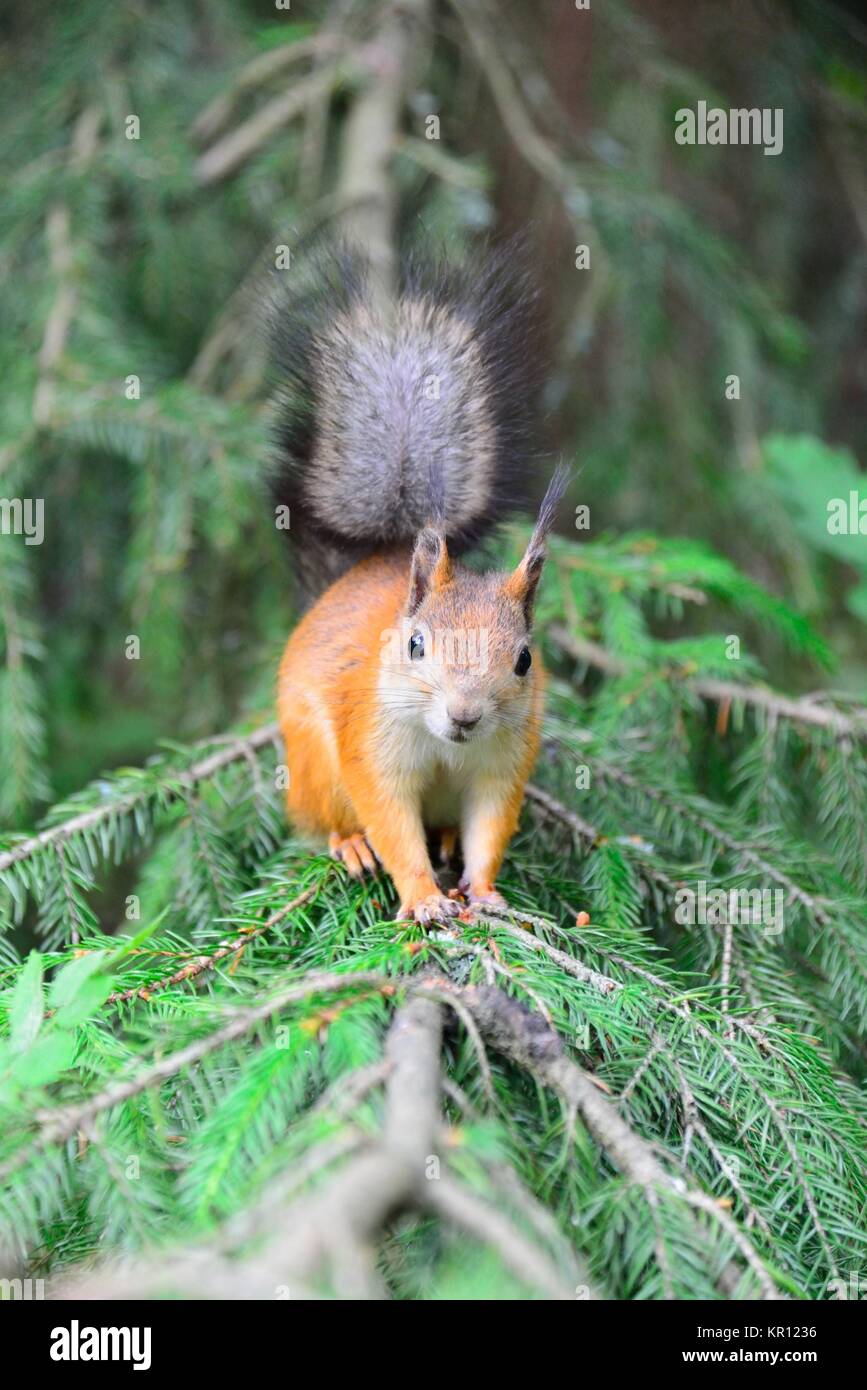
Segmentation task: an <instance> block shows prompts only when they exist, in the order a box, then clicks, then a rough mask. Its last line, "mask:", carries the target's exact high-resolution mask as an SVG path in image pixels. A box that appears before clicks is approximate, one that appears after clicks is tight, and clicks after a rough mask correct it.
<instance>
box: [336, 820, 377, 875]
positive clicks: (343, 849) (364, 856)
mask: <svg viewBox="0 0 867 1390" xmlns="http://www.w3.org/2000/svg"><path fill="white" fill-rule="evenodd" d="M328 851H329V853H330V855H331V858H332V859H339V860H341V861H342V863H344V864H345V865H346V868H347V869H348V871H349V873H350V874H351V875H352V877H353V878H363V877H364V875H365V874H375V873H376V869H377V863H376V852H375V851H374V850H373V849H371V847H370V844H369V843H368V841H367V839H366V837H365V836H364V835H362V834H361V833H360V832H359V833H357V834H355V835H339V834H338V833H337V831H336V830H334V831H332V832H331V834H330V835H329V837H328Z"/></svg>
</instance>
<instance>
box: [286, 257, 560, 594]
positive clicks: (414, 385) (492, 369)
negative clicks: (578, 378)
mask: <svg viewBox="0 0 867 1390" xmlns="http://www.w3.org/2000/svg"><path fill="white" fill-rule="evenodd" d="M524 267H525V257H524V252H523V251H522V249H521V248H520V247H517V246H515V245H514V244H512V245H510V246H507V247H506V249H505V250H503V251H501V252H499V253H496V254H488V255H486V256H485V257H484V258H483V259H481V260H476V261H474V262H472V263H470V264H468V265H464V266H461V267H456V266H449V265H442V264H440V265H422V264H419V263H416V262H410V263H409V264H407V265H406V266H405V267H404V272H403V279H402V284H401V288H400V292H399V294H398V296H397V298H396V301H395V303H394V304H393V305H391V306H390V308H389V309H388V310H383V309H382V308H381V307H379V304H378V301H377V299H376V296H375V295H373V294H372V293H371V291H370V285H369V279H368V273H367V268H366V266H365V264H364V262H363V260H362V259H361V258H360V257H358V256H357V255H355V254H353V253H351V252H349V251H348V250H346V249H340V248H338V249H336V250H324V249H320V250H319V251H317V252H315V253H313V254H312V255H311V256H310V257H309V258H307V259H306V261H305V264H304V266H303V267H302V269H301V271H300V272H299V271H297V270H294V269H293V271H292V273H291V280H290V288H289V290H288V291H287V292H286V294H285V297H284V298H283V299H281V300H278V301H277V302H275V304H274V306H273V311H272V315H271V340H272V354H273V360H274V364H275V369H276V375H277V380H276V385H277V395H278V410H279V414H278V420H277V427H276V431H275V445H276V450H275V453H276V458H275V464H274V470H273V482H272V494H273V498H274V502H275V504H276V505H281V506H288V507H289V509H290V525H289V530H290V540H291V543H292V552H293V559H294V564H295V568H296V571H297V573H298V577H299V580H300V583H301V587H302V591H303V594H304V596H305V597H306V598H307V599H308V600H309V599H311V598H313V597H315V596H316V594H317V593H319V592H321V590H322V589H323V588H325V587H326V586H327V585H328V584H329V583H331V582H332V581H333V580H334V579H335V578H337V577H338V576H339V575H340V574H341V573H342V572H343V571H344V570H346V569H347V568H349V566H350V565H352V564H354V563H355V562H356V561H357V560H358V559H360V558H362V557H363V556H365V555H368V554H371V553H373V552H376V551H386V552H387V551H390V550H393V549H395V548H396V547H400V546H405V545H409V544H411V543H412V541H413V540H414V538H415V536H416V534H417V533H418V531H419V530H420V529H421V528H422V527H423V526H425V525H427V524H431V523H433V524H439V525H441V526H442V527H443V528H444V530H445V533H446V535H447V537H448V539H449V544H450V548H451V549H452V550H453V551H454V552H456V553H460V551H461V550H465V549H467V548H468V547H469V546H471V545H474V544H476V543H478V542H479V541H480V540H482V539H483V538H484V537H485V536H486V535H487V534H488V533H489V532H490V530H491V529H492V527H493V526H494V525H495V524H496V523H497V522H498V521H499V520H500V519H501V518H502V517H503V516H504V515H505V514H506V513H507V512H508V511H510V510H512V509H513V508H515V507H516V506H518V505H520V504H521V503H522V501H524V500H525V486H526V484H527V483H528V482H529V481H530V479H531V478H532V473H533V467H532V463H533V455H534V452H535V451H534V449H533V429H532V420H533V401H534V398H535V394H536V389H537V385H538V368H537V363H538V353H537V352H536V351H535V350H534V347H533V344H532V341H531V339H532V333H531V328H532V322H533V306H534V300H535V294H534V291H533V289H532V287H531V282H530V279H529V276H528V273H527V271H526V269H525V268H524Z"/></svg>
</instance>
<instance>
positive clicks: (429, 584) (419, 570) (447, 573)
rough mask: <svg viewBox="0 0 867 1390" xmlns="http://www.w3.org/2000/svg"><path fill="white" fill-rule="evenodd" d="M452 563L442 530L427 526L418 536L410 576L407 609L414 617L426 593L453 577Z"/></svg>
mask: <svg viewBox="0 0 867 1390" xmlns="http://www.w3.org/2000/svg"><path fill="white" fill-rule="evenodd" d="M451 574H452V563H451V560H450V559H449V552H448V549H447V548H446V538H445V536H444V535H443V533H442V531H439V530H437V529H436V528H435V527H433V526H426V527H425V528H424V530H423V531H419V533H418V536H417V537H416V542H415V549H414V550H413V552H412V569H411V570H410V576H409V602H408V605H407V611H408V613H409V616H410V617H412V615H413V613H414V612H415V611H416V609H417V608H418V607H419V606H420V604H421V602H422V600H423V599H424V598H425V595H426V594H428V593H430V591H431V590H432V589H439V588H441V587H442V585H443V584H447V583H448V581H449V580H450V579H451Z"/></svg>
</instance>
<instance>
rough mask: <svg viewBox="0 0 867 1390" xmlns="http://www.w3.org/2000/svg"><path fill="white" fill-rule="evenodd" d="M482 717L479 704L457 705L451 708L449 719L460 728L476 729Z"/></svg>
mask: <svg viewBox="0 0 867 1390" xmlns="http://www.w3.org/2000/svg"><path fill="white" fill-rule="evenodd" d="M481 717H482V711H481V710H480V709H479V708H478V706H473V707H471V706H469V705H455V706H454V707H453V708H450V709H449V719H450V720H451V721H452V723H453V724H457V726H458V728H459V729H474V728H475V727H476V725H477V724H478V722H479V720H480V719H481Z"/></svg>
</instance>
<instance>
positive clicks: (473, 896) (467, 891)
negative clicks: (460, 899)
mask: <svg viewBox="0 0 867 1390" xmlns="http://www.w3.org/2000/svg"><path fill="white" fill-rule="evenodd" d="M458 887H459V888H460V890H461V892H462V893H463V895H464V897H465V898H466V900H467V902H468V903H469V905H470V907H481V908H485V907H508V906H509V904H508V903H507V902H506V899H505V898H504V897H503V895H502V893H498V892H497V890H496V888H495V887H494V885H493V884H492V883H479V882H478V881H476V882H475V883H471V882H470V880H469V879H468V878H466V877H465V878H462V879H461V881H460V883H459V884H458Z"/></svg>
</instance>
